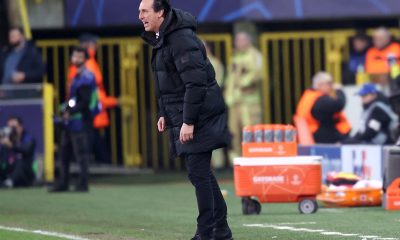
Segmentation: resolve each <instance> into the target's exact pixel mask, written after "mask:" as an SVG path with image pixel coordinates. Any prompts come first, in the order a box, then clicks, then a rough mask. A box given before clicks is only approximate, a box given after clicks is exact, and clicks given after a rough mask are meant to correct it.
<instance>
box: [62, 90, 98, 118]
mask: <svg viewBox="0 0 400 240" xmlns="http://www.w3.org/2000/svg"><path fill="white" fill-rule="evenodd" d="M91 96H92V86H90V85H82V86H81V87H80V88H79V89H78V90H77V98H78V99H77V102H76V105H75V106H74V107H70V106H68V107H67V111H68V112H69V113H70V114H75V113H81V112H83V111H85V110H86V109H88V108H89V104H90V98H91Z"/></svg>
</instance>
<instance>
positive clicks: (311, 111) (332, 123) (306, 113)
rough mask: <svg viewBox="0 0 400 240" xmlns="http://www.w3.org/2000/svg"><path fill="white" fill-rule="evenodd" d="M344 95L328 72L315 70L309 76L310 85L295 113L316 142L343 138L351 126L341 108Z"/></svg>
mask: <svg viewBox="0 0 400 240" xmlns="http://www.w3.org/2000/svg"><path fill="white" fill-rule="evenodd" d="M345 104H346V97H345V95H344V93H343V91H341V90H340V89H339V87H336V89H335V87H334V82H333V78H332V76H331V75H330V74H329V73H327V72H318V73H317V74H315V75H314V77H313V87H312V88H311V89H307V90H306V91H305V92H304V93H303V95H302V97H301V98H300V101H299V103H298V105H297V109H296V115H297V117H300V118H304V119H305V120H306V122H307V124H308V126H309V128H310V131H311V132H312V134H313V136H314V140H315V142H317V143H337V142H341V141H343V140H344V139H345V138H346V137H347V135H348V134H349V132H350V130H351V126H350V123H349V122H348V120H347V118H346V116H345V115H344V113H343V112H342V111H343V109H344V106H345Z"/></svg>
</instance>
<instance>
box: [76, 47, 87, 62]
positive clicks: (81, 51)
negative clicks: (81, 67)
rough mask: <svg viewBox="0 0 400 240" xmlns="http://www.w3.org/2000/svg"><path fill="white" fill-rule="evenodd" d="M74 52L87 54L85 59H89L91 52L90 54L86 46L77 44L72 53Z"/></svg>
mask: <svg viewBox="0 0 400 240" xmlns="http://www.w3.org/2000/svg"><path fill="white" fill-rule="evenodd" d="M74 52H79V53H83V55H85V59H89V54H88V52H87V50H86V48H84V47H81V46H76V47H74V48H73V49H72V53H74Z"/></svg>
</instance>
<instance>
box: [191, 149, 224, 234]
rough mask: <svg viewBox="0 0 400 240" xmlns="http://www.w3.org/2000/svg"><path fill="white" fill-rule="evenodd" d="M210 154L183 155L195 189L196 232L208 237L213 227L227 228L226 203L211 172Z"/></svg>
mask: <svg viewBox="0 0 400 240" xmlns="http://www.w3.org/2000/svg"><path fill="white" fill-rule="evenodd" d="M211 153H212V152H207V153H200V154H187V155H184V158H185V160H186V167H187V170H188V176H189V180H190V182H191V183H192V184H193V186H194V187H195V189H196V197H197V206H198V209H199V216H198V217H197V231H198V232H199V233H200V234H201V235H202V236H210V235H211V232H212V229H213V228H214V227H225V226H228V224H227V220H226V215H227V207H226V203H225V200H224V197H223V196H222V193H221V190H220V188H219V186H218V183H217V180H216V179H215V177H214V174H213V173H212V171H211V165H210V162H211Z"/></svg>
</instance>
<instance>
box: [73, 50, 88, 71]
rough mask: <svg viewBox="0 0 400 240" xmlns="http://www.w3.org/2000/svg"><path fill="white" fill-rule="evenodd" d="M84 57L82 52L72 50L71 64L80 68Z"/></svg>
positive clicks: (83, 62) (84, 59)
mask: <svg viewBox="0 0 400 240" xmlns="http://www.w3.org/2000/svg"><path fill="white" fill-rule="evenodd" d="M85 61H86V58H85V54H84V53H83V52H78V51H74V52H73V53H72V56H71V63H72V65H74V66H76V67H78V68H80V67H82V66H83V64H85Z"/></svg>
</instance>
